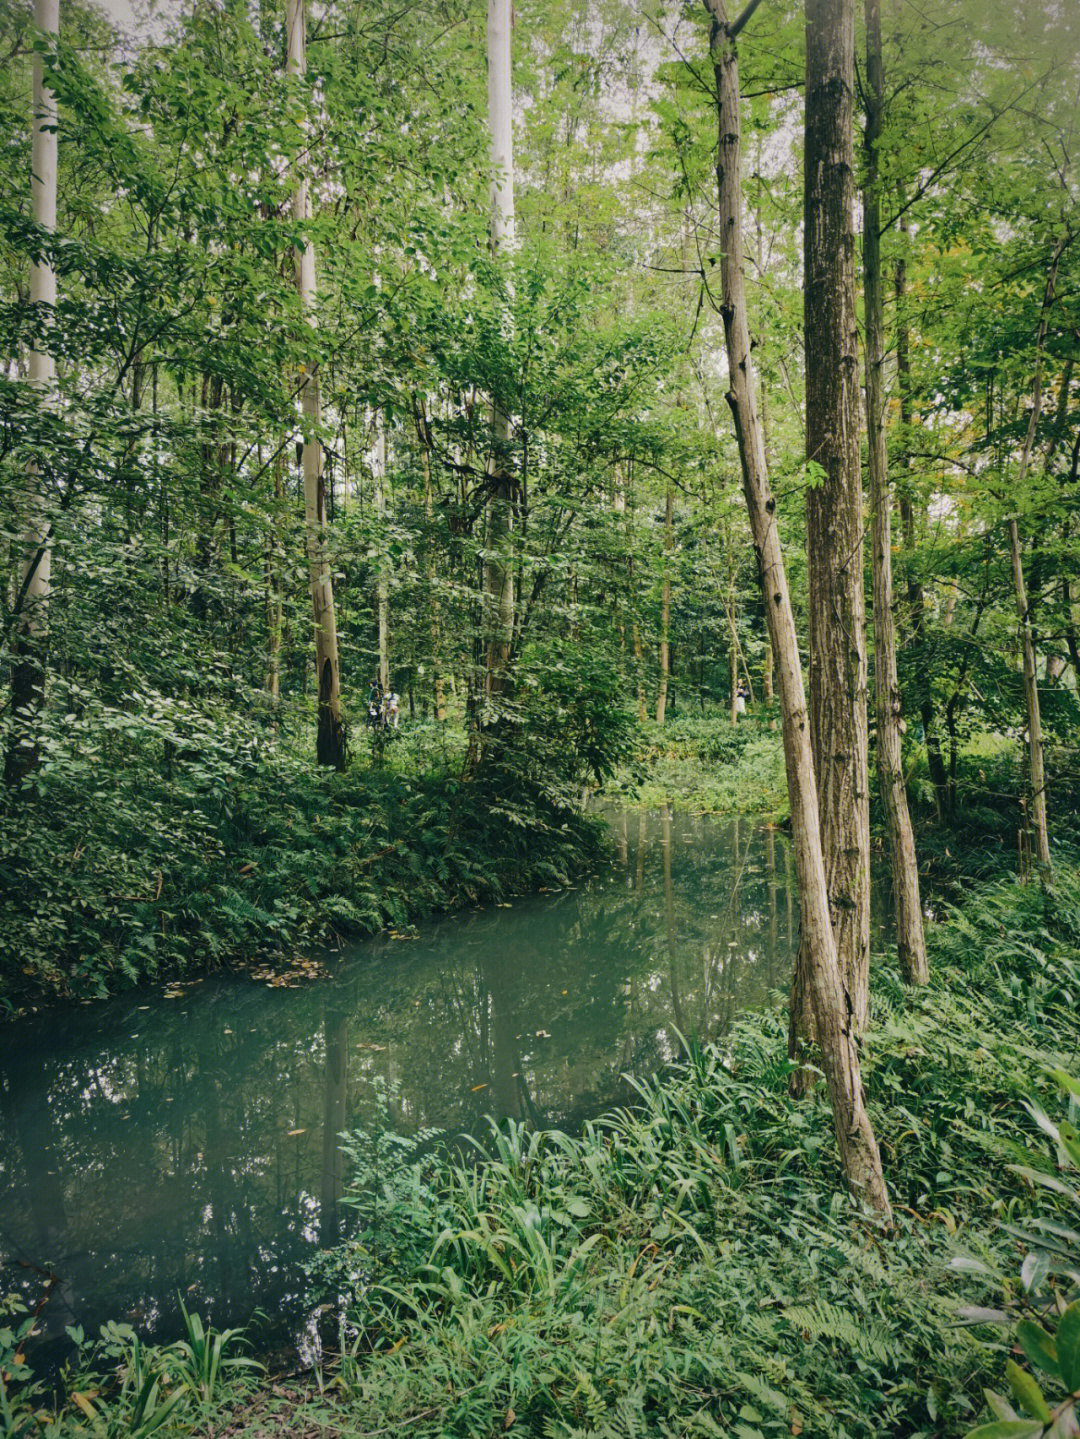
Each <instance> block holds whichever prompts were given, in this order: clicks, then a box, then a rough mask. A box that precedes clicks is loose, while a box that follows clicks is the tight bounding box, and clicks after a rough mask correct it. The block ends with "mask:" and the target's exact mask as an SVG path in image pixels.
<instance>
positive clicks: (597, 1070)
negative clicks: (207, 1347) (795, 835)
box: [0, 811, 798, 1347]
mask: <svg viewBox="0 0 1080 1439" xmlns="http://www.w3.org/2000/svg"><path fill="white" fill-rule="evenodd" d="M609 818H610V820H611V824H612V829H613V834H614V846H613V851H614V852H613V858H612V863H611V865H610V867H609V868H605V869H604V870H603V871H602V872H601V873H599V874H598V875H596V876H594V877H592V878H590V879H588V880H586V881H583V882H582V884H580V885H579V886H577V887H575V888H573V889H567V890H562V891H559V892H558V893H552V894H546V895H538V896H535V897H533V898H530V899H523V900H520V901H518V902H516V903H514V904H513V905H510V906H508V907H498V908H493V909H488V910H484V911H477V912H475V913H462V914H456V915H452V916H449V917H446V918H441V919H434V920H431V921H430V922H428V923H426V924H424V925H422V926H421V927H420V928H419V931H418V932H417V934H416V935H415V936H410V937H409V938H400V939H399V938H394V937H390V936H386V937H382V938H379V939H376V940H373V941H370V942H368V943H364V944H358V945H354V946H351V947H350V948H348V949H347V950H345V951H343V952H342V953H341V954H339V955H336V956H333V957H331V959H330V961H329V969H330V974H329V977H328V978H325V979H322V980H319V981H316V982H312V983H306V984H303V985H302V986H300V987H297V988H285V987H276V988H275V987H271V986H269V985H268V984H266V983H265V982H259V981H256V980H253V979H252V978H250V977H246V976H242V975H236V974H233V975H222V976H218V977H212V978H207V979H206V980H205V981H203V982H200V983H196V984H193V985H186V986H183V987H176V986H174V987H168V988H167V989H166V990H165V991H164V993H163V992H162V991H161V990H157V991H148V990H146V989H142V990H138V991H134V992H132V994H131V995H130V996H127V997H122V998H120V999H117V1000H115V1001H110V1002H108V1003H105V1004H100V1005H95V1006H90V1007H78V1008H74V1009H68V1010H66V1011H58V1012H56V1013H52V1014H48V1015H45V1016H41V1017H39V1018H37V1019H31V1020H28V1021H25V1022H20V1023H19V1024H18V1025H16V1026H12V1027H11V1028H10V1029H9V1031H8V1033H7V1034H6V1035H4V1036H3V1037H2V1039H0V1293H3V1292H8V1291H11V1290H12V1289H21V1290H23V1291H24V1292H25V1294H26V1296H27V1298H28V1299H29V1300H31V1301H33V1302H36V1300H37V1299H38V1298H40V1296H41V1295H42V1293H43V1292H44V1282H45V1279H46V1276H47V1275H54V1276H56V1279H55V1282H54V1283H53V1285H52V1286H51V1292H50V1297H49V1299H48V1302H47V1303H46V1304H45V1305H44V1307H43V1309H42V1313H41V1321H40V1322H41V1327H42V1328H43V1330H44V1331H45V1336H46V1342H47V1343H48V1342H49V1341H55V1342H56V1344H58V1343H59V1342H60V1341H61V1340H62V1336H63V1332H64V1327H65V1326H66V1325H71V1324H81V1325H82V1326H83V1327H84V1328H85V1330H86V1332H87V1333H96V1330H97V1327H98V1326H99V1325H100V1324H101V1323H102V1322H103V1321H104V1320H106V1319H116V1320H122V1321H127V1322H129V1323H132V1324H134V1325H135V1327H136V1328H137V1329H138V1330H139V1331H140V1332H141V1333H142V1334H143V1335H144V1336H147V1337H151V1338H159V1339H161V1338H171V1337H173V1336H174V1335H175V1334H176V1333H177V1331H178V1328H179V1323H178V1320H179V1312H178V1304H179V1300H180V1299H181V1298H182V1299H183V1300H184V1302H185V1303H186V1304H187V1306H188V1308H189V1309H194V1310H197V1311H198V1312H199V1313H201V1314H202V1315H203V1316H204V1317H209V1318H211V1319H212V1320H213V1321H214V1322H215V1323H217V1324H221V1325H224V1324H243V1323H247V1322H249V1321H250V1320H251V1319H252V1316H253V1314H254V1313H255V1311H256V1310H259V1311H262V1312H263V1313H264V1314H265V1315H267V1316H269V1318H268V1319H267V1320H264V1321H262V1322H263V1324H264V1328H263V1335H264V1338H265V1339H266V1342H267V1343H269V1342H271V1341H272V1340H274V1341H276V1340H280V1339H281V1338H282V1337H283V1335H285V1334H288V1333H292V1334H293V1335H296V1334H297V1333H298V1332H299V1329H300V1326H301V1324H302V1322H303V1315H304V1303H303V1299H304V1265H305V1263H306V1262H307V1261H308V1260H310V1259H311V1257H312V1255H313V1254H314V1252H315V1251H316V1250H317V1249H318V1248H320V1247H321V1246H325V1245H328V1244H331V1243H333V1242H334V1240H335V1239H336V1238H337V1237H338V1236H339V1234H340V1233H341V1228H342V1224H343V1223H344V1222H345V1220H346V1218H347V1211H345V1210H343V1207H342V1205H341V1197H342V1193H343V1188H344V1186H345V1185H346V1184H347V1182H348V1175H347V1174H346V1173H345V1172H344V1161H343V1158H342V1155H341V1151H340V1149H339V1147H338V1144H337V1136H338V1134H339V1133H340V1132H341V1131H343V1130H347V1129H356V1128H362V1129H365V1130H368V1131H370V1130H372V1129H373V1128H376V1127H379V1126H382V1127H386V1126H389V1127H391V1128H393V1129H395V1130H397V1131H399V1132H403V1133H408V1134H416V1133H419V1132H422V1131H424V1130H426V1129H427V1128H428V1127H434V1128H438V1129H440V1130H447V1131H449V1132H450V1133H451V1134H453V1133H460V1132H462V1131H474V1132H476V1131H480V1130H481V1129H482V1127H483V1122H484V1116H485V1115H487V1114H495V1115H498V1116H508V1115H514V1116H517V1117H520V1118H523V1119H526V1120H528V1121H529V1122H531V1123H533V1124H537V1125H550V1126H557V1127H561V1128H573V1127H574V1126H577V1125H580V1124H581V1122H582V1121H583V1120H585V1119H586V1118H588V1117H591V1116H594V1115H597V1114H599V1113H601V1112H602V1111H603V1110H604V1109H606V1108H609V1107H611V1105H612V1104H614V1103H617V1102H620V1101H622V1100H624V1099H626V1098H628V1097H629V1091H628V1087H627V1086H626V1084H625V1081H624V1079H623V1076H624V1075H626V1074H633V1075H645V1074H648V1073H650V1072H652V1071H654V1070H656V1069H658V1068H660V1067H662V1066H663V1065H664V1064H665V1063H667V1062H669V1061H670V1060H671V1059H673V1058H674V1057H676V1055H677V1054H678V1052H679V1049H680V1042H679V1035H680V1034H682V1035H686V1036H688V1037H689V1036H696V1037H697V1038H699V1039H702V1040H707V1039H713V1038H715V1037H717V1036H718V1035H720V1034H722V1033H723V1031H724V1030H725V1029H726V1027H727V1026H728V1025H729V1024H730V1022H731V1020H732V1018H733V1017H734V1016H735V1015H737V1014H738V1013H739V1012H740V1011H741V1010H744V1009H746V1008H748V1007H753V1006H761V1005H764V1004H767V1003H769V1002H770V997H771V996H772V995H773V994H774V992H775V990H776V989H777V987H784V986H786V984H787V982H788V977H789V975H790V970H791V962H792V958H793V954H794V947H795V944H796V942H797V929H798V904H797V900H796V896H795V880H794V865H793V862H792V858H791V856H790V853H789V848H788V843H787V840H786V837H785V836H783V835H782V834H780V833H777V832H775V831H773V830H771V829H768V828H765V827H762V826H759V825H757V824H755V823H754V822H753V821H749V820H745V819H743V820H741V821H740V820H732V819H717V818H711V817H706V816H694V815H688V814H671V813H670V812H666V811H665V812H658V813H650V814H645V813H643V812H627V813H618V812H616V813H613V814H611V815H610V816H609ZM53 1347H55V1345H54V1346H53Z"/></svg>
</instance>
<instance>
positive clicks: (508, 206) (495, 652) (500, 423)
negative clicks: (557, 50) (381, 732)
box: [484, 0, 514, 695]
mask: <svg viewBox="0 0 1080 1439" xmlns="http://www.w3.org/2000/svg"><path fill="white" fill-rule="evenodd" d="M513 23H514V22H513V5H512V3H511V0H488V20H487V34H488V123H489V126H490V129H491V251H492V254H493V255H494V256H495V257H496V258H498V257H500V256H502V257H505V256H506V255H507V254H508V253H509V252H511V251H512V250H513V247H514V130H513V109H512V103H511V99H512V74H513V69H512V50H513ZM509 451H510V417H509V415H508V413H507V408H506V402H505V400H503V399H501V398H499V397H495V398H494V399H493V400H492V405H491V458H490V462H489V470H488V473H489V479H488V485H489V495H490V498H489V502H488V507H487V536H486V540H485V549H484V608H485V614H484V631H485V636H486V645H487V654H486V664H485V669H484V685H485V690H486V692H487V694H488V695H498V694H501V693H502V691H503V688H504V687H505V684H506V670H507V667H508V665H509V663H510V645H511V642H512V640H513V634H514V564H513V554H512V527H511V520H512V513H513V499H514V482H513V478H512V475H511V472H510V453H509Z"/></svg>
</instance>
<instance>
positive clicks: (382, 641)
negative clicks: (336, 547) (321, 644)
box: [371, 410, 390, 694]
mask: <svg viewBox="0 0 1080 1439" xmlns="http://www.w3.org/2000/svg"><path fill="white" fill-rule="evenodd" d="M371 468H372V470H373V471H374V480H375V522H376V524H377V526H378V531H379V539H378V560H377V564H378V571H377V574H376V578H375V612H376V624H377V627H378V646H379V684H380V685H381V686H382V692H383V694H389V693H390V577H389V575H388V574H387V573H386V419H385V417H384V415H383V412H382V410H376V411H375V452H374V455H373V456H372V466H371Z"/></svg>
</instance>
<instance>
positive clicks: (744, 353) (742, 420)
mask: <svg viewBox="0 0 1080 1439" xmlns="http://www.w3.org/2000/svg"><path fill="white" fill-rule="evenodd" d="M706 6H707V9H708V11H709V14H710V15H711V17H712V27H711V34H710V49H711V52H712V60H713V68H714V73H715V77H716V87H717V107H718V120H719V152H718V159H717V168H716V175H717V194H718V205H719V222H720V244H721V260H720V282H721V291H722V315H723V321H724V337H725V344H726V348H727V359H728V376H729V384H730V391H729V394H728V397H727V398H728V403H729V405H730V406H731V411H732V415H733V416H734V421H735V433H736V436H737V438H738V444H739V458H740V461H741V466H742V481H743V494H744V497H745V499H746V508H747V511H748V514H749V518H750V528H751V532H752V534H753V542H754V551H755V554H756V555H757V560H758V573H759V578H760V582H761V590H762V595H763V598H764V603H765V610H766V615H767V617H768V625H769V634H770V637H771V639H772V646H773V654H774V657H775V661H776V671H777V684H778V690H779V695H780V709H781V729H782V733H783V741H784V761H785V766H786V769H787V782H788V796H789V799H790V804H791V832H792V840H793V845H794V849H795V864H796V870H797V874H798V880H799V905H800V915H801V923H802V958H801V964H802V970H801V974H802V978H803V981H804V983H805V986H806V988H805V994H806V998H807V1002H808V1004H809V1007H810V1010H811V1013H812V1016H813V1024H814V1032H815V1035H816V1038H817V1041H818V1044H819V1046H820V1049H821V1056H822V1064H823V1068H824V1070H825V1077H826V1083H827V1085H828V1090H829V1099H830V1102H831V1104H832V1111H833V1122H834V1124H835V1128H836V1139H837V1145H838V1147H839V1151H840V1161H841V1164H842V1165H843V1169H844V1174H845V1176H846V1178H847V1181H848V1184H849V1185H850V1187H851V1189H852V1190H853V1192H854V1193H856V1194H858V1195H860V1196H861V1197H862V1198H863V1199H865V1200H866V1202H867V1203H868V1204H870V1205H872V1206H873V1207H874V1208H875V1209H876V1210H877V1211H878V1212H879V1213H880V1214H882V1215H883V1216H884V1217H885V1218H886V1219H890V1218H891V1211H890V1207H889V1199H888V1195H887V1193H886V1190H885V1179H884V1175H883V1173H882V1168H881V1156H880V1154H879V1152H878V1146H877V1140H876V1139H875V1137H874V1132H873V1128H872V1126H871V1124H870V1120H869V1118H868V1116H867V1113H866V1109H865V1106H864V1103H863V1093H862V1078H861V1074H860V1068H859V1053H858V1046H857V1044H856V1038H855V1033H854V1030H853V1024H852V1018H853V1016H852V1010H851V1005H850V1002H849V996H848V993H847V990H846V986H845V983H844V975H843V973H842V970H841V967H840V963H839V957H838V954H837V949H836V942H835V940H834V938H833V926H832V919H831V916H830V904H829V890H828V887H827V880H826V866H825V857H824V854H823V849H822V831H821V826H820V822H819V815H818V791H817V786H816V783H815V776H814V762H813V756H812V752H811V743H810V727H809V722H808V718H807V713H806V695H805V691H804V688H803V679H802V665H801V661H800V659H799V645H798V635H797V633H796V629H795V617H794V613H793V611H792V607H791V597H790V595H789V592H788V585H787V572H786V569H785V565H784V555H783V550H782V548H781V545H780V536H779V532H778V530H777V524H776V500H775V498H774V496H773V494H772V489H771V486H770V483H769V472H768V464H767V462H766V459H765V442H764V434H763V431H762V426H761V421H760V416H759V413H758V409H757V399H756V393H755V391H756V381H755V376H754V365H753V360H752V357H751V353H750V332H749V328H748V326H747V320H746V295H745V286H744V280H743V270H742V264H743V260H742V257H743V234H742V182H741V176H740V173H739V164H740V148H741V145H740V117H739V69H738V56H737V54H736V49H735V38H736V36H737V34H738V28H737V25H738V22H736V25H733V26H731V27H729V26H728V22H727V16H726V13H725V10H724V4H723V0H706ZM752 8H753V5H752V6H751V9H752ZM744 13H745V12H744Z"/></svg>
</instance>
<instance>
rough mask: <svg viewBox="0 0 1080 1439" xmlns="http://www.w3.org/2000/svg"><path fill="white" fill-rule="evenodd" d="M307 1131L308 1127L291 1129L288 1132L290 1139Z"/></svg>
mask: <svg viewBox="0 0 1080 1439" xmlns="http://www.w3.org/2000/svg"><path fill="white" fill-rule="evenodd" d="M306 1133H307V1130H306V1129H290V1130H289V1133H288V1138H289V1139H295V1138H296V1136H297V1135H298V1134H306Z"/></svg>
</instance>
